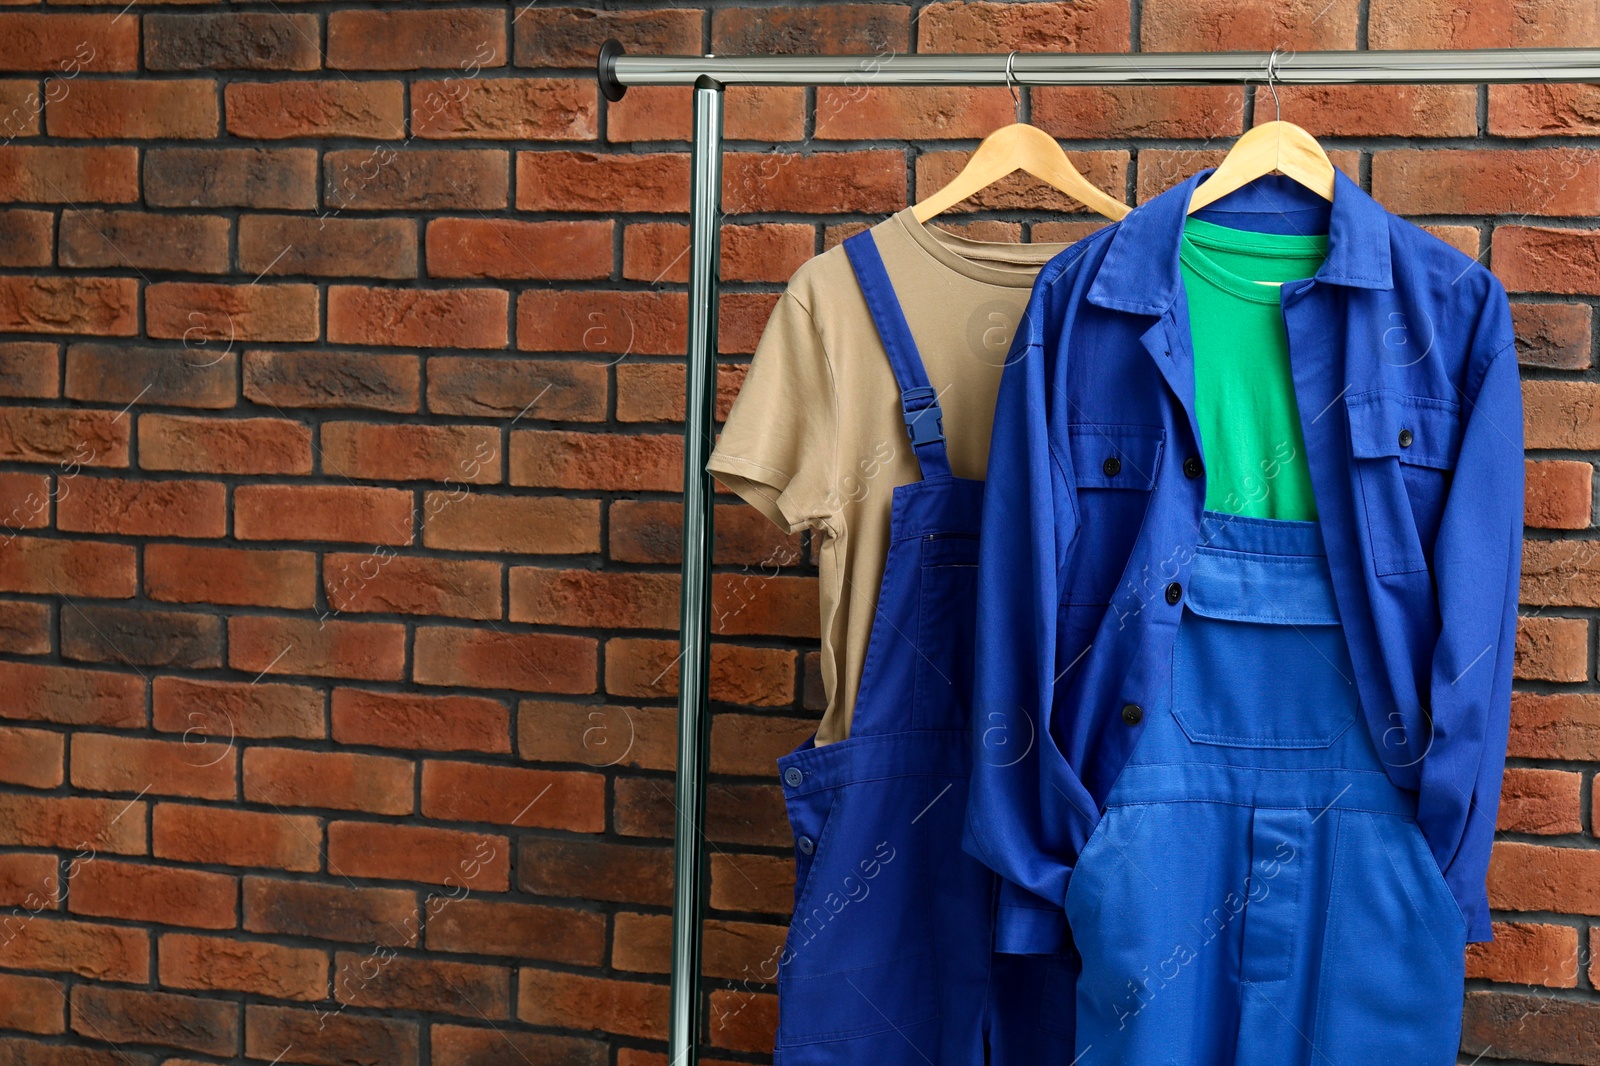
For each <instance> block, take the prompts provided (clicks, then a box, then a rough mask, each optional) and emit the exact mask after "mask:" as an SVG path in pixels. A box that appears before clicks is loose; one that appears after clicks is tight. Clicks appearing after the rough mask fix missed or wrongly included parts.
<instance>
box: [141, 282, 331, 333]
mask: <svg viewBox="0 0 1600 1066" xmlns="http://www.w3.org/2000/svg"><path fill="white" fill-rule="evenodd" d="M336 291H337V290H336ZM318 304H319V297H318V295H317V287H316V286H315V285H303V284H280V285H258V284H251V285H212V284H206V283H202V282H190V281H163V282H158V283H156V284H154V285H148V286H146V287H145V291H144V313H145V332H146V333H147V334H149V335H150V336H151V337H170V338H173V339H179V338H181V339H182V340H183V341H184V342H185V343H187V344H189V345H190V346H191V347H194V346H196V345H198V344H201V343H204V342H209V341H222V342H225V344H227V343H233V342H236V341H314V340H316V339H317V336H318V325H317V308H318ZM330 314H331V309H330Z"/></svg>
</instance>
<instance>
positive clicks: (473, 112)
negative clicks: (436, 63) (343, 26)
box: [411, 77, 600, 141]
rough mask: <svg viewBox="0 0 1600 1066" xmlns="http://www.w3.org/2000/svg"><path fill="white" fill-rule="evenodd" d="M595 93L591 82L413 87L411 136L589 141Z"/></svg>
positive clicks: (596, 123) (596, 126)
mask: <svg viewBox="0 0 1600 1066" xmlns="http://www.w3.org/2000/svg"><path fill="white" fill-rule="evenodd" d="M598 96H599V93H598V91H597V90H596V88H595V84H594V81H593V80H592V79H589V78H548V77H545V78H471V79H462V78H455V79H451V80H447V81H424V80H420V79H419V80H417V81H413V82H412V83H411V129H412V136H414V137H421V138H423V139H452V138H470V139H472V140H515V141H592V140H594V138H595V136H596V134H598V133H599V131H600V112H599V106H598Z"/></svg>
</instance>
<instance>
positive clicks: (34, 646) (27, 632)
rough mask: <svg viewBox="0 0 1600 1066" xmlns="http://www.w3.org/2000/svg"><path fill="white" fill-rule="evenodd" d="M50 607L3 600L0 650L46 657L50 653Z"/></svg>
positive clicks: (0, 604) (0, 606) (14, 653)
mask: <svg viewBox="0 0 1600 1066" xmlns="http://www.w3.org/2000/svg"><path fill="white" fill-rule="evenodd" d="M51 614H52V612H51V608H50V605H49V604H45V603H34V602H31V601H27V600H10V601H5V600H0V651H5V652H9V653H10V654H12V655H43V654H45V653H46V652H48V651H49V650H50V633H51V626H52V622H51Z"/></svg>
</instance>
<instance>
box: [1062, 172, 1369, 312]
mask: <svg viewBox="0 0 1600 1066" xmlns="http://www.w3.org/2000/svg"><path fill="white" fill-rule="evenodd" d="M1210 174H1211V169H1209V168H1208V169H1206V170H1202V171H1200V172H1199V173H1198V174H1195V175H1194V176H1193V177H1191V178H1189V179H1188V180H1187V181H1184V182H1183V183H1182V184H1179V185H1176V186H1174V187H1173V188H1171V189H1168V190H1167V191H1166V192H1164V193H1162V194H1161V195H1160V196H1157V197H1156V198H1155V199H1154V200H1151V201H1150V202H1149V203H1146V204H1142V205H1140V206H1139V207H1137V208H1135V209H1134V210H1133V211H1131V212H1129V213H1128V215H1127V216H1126V217H1125V218H1123V220H1122V221H1121V222H1119V223H1117V232H1116V234H1115V236H1113V237H1112V240H1111V246H1110V247H1109V248H1108V249H1106V256H1105V259H1104V260H1103V261H1102V262H1101V264H1100V269H1099V271H1098V272H1097V273H1096V276H1095V280H1094V283H1093V284H1092V285H1091V286H1090V287H1089V293H1088V299H1089V301H1090V302H1091V303H1095V304H1099V305H1100V306H1101V307H1109V308H1111V309H1112V310H1115V311H1128V312H1131V313H1133V314H1140V315H1161V314H1164V313H1166V311H1167V309H1168V308H1169V307H1171V306H1172V304H1173V302H1174V301H1175V300H1176V299H1177V297H1178V291H1179V288H1180V287H1181V285H1182V275H1181V274H1180V272H1179V269H1178V248H1179V244H1180V242H1181V240H1182V238H1183V222H1184V219H1185V218H1186V217H1187V215H1188V209H1189V199H1190V197H1191V196H1193V194H1194V190H1195V187H1196V186H1198V185H1199V184H1200V183H1201V182H1202V181H1204V180H1205V179H1206V178H1207V177H1208V176H1209V175H1210ZM1308 199H1311V200H1315V201H1316V204H1317V205H1320V209H1321V210H1322V211H1325V212H1326V214H1327V218H1328V221H1327V232H1328V256H1327V258H1326V259H1325V260H1323V263H1322V267H1321V269H1319V270H1318V271H1317V273H1316V280H1318V281H1322V282H1329V283H1332V284H1335V285H1348V286H1352V287H1355V288H1362V289H1392V288H1394V274H1393V271H1392V269H1391V265H1390V261H1389V213H1388V212H1387V211H1386V210H1384V208H1383V206H1382V205H1381V204H1379V203H1378V202H1377V201H1376V200H1374V199H1373V198H1372V197H1370V196H1368V195H1367V194H1366V193H1365V192H1362V191H1361V186H1359V185H1357V184H1356V183H1355V182H1353V181H1351V180H1350V179H1349V178H1348V177H1346V176H1345V174H1344V172H1343V171H1339V170H1336V171H1335V172H1334V191H1333V203H1332V204H1331V205H1328V204H1326V203H1323V202H1322V201H1321V199H1320V198H1319V197H1316V195H1315V194H1314V193H1311V192H1310V191H1309V190H1307V189H1305V188H1303V187H1302V186H1300V185H1299V184H1297V183H1295V182H1293V181H1292V179H1289V178H1283V177H1272V176H1269V177H1266V178H1260V179H1257V180H1256V181H1253V182H1251V183H1250V184H1249V185H1247V186H1245V187H1244V188H1243V189H1240V190H1239V191H1237V192H1234V193H1230V194H1229V195H1228V196H1227V197H1225V198H1224V200H1223V201H1221V203H1223V204H1227V203H1228V202H1229V201H1238V202H1240V203H1241V204H1243V205H1248V207H1247V208H1246V209H1247V210H1248V209H1251V208H1253V209H1254V210H1263V209H1268V210H1270V209H1273V208H1274V207H1275V206H1276V205H1280V204H1281V205H1286V206H1287V207H1289V208H1290V209H1294V210H1303V209H1304V208H1305V206H1306V202H1307V200H1308ZM1235 210H1237V208H1236V209H1235ZM1208 212H1211V209H1210V208H1207V209H1205V211H1204V212H1202V216H1205V215H1206V214H1207V213H1208ZM1219 216H1220V217H1219ZM1209 217H1210V220H1211V221H1215V222H1220V223H1223V224H1226V223H1227V213H1226V212H1216V213H1211V214H1210V215H1209ZM1235 225H1237V223H1235ZM1241 228H1246V229H1249V228H1254V227H1250V226H1243V227H1241Z"/></svg>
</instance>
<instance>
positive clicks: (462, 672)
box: [412, 626, 598, 693]
mask: <svg viewBox="0 0 1600 1066" xmlns="http://www.w3.org/2000/svg"><path fill="white" fill-rule="evenodd" d="M597 653H598V648H597V647H596V644H595V641H594V639H593V638H591V637H572V636H565V635H560V634H554V633H511V632H504V631H500V630H490V631H488V632H485V631H483V630H481V629H463V628H457V627H453V626H419V627H418V628H417V635H416V650H415V656H416V661H415V663H414V665H413V667H412V671H413V674H414V675H415V680H416V682H417V683H418V684H420V685H454V686H461V687H465V688H499V689H514V690H517V691H521V692H572V693H579V692H593V691H594V683H595V672H596V659H597V658H598V655H597Z"/></svg>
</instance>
